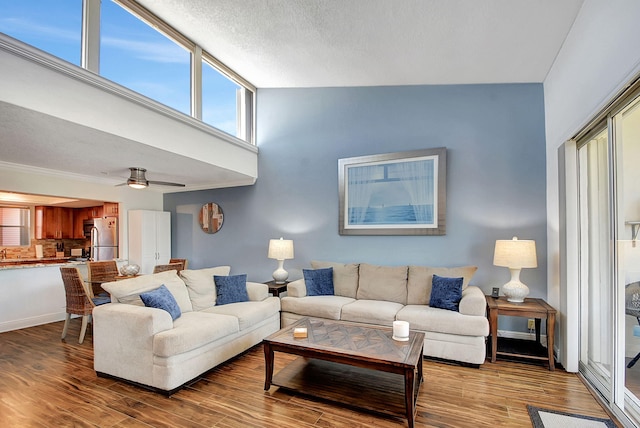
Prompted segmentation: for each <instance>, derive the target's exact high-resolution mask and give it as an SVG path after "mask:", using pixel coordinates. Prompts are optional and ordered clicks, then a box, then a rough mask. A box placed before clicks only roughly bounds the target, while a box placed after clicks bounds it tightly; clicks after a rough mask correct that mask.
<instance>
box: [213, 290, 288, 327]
mask: <svg viewBox="0 0 640 428" xmlns="http://www.w3.org/2000/svg"><path fill="white" fill-rule="evenodd" d="M204 312H207V313H210V314H222V315H232V316H234V317H236V318H238V326H239V327H240V331H242V330H245V329H247V328H250V327H253V326H254V325H256V324H259V323H261V322H262V321H264V320H266V319H268V318H270V317H272V316H274V315H276V314H277V313H279V312H280V299H278V298H277V297H268V298H266V299H264V300H261V301H259V302H239V303H229V304H227V305H218V306H214V307H212V308H209V309H205V310H204Z"/></svg>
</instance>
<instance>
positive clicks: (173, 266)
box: [153, 263, 182, 273]
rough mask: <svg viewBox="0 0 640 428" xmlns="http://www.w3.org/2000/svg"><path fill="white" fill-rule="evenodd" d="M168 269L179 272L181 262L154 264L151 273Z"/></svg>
mask: <svg viewBox="0 0 640 428" xmlns="http://www.w3.org/2000/svg"><path fill="white" fill-rule="evenodd" d="M168 270H175V271H177V272H180V271H181V270H182V263H169V264H166V265H155V266H154V267H153V273H158V272H165V271H168Z"/></svg>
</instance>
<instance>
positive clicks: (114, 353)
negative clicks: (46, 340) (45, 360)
mask: <svg viewBox="0 0 640 428" xmlns="http://www.w3.org/2000/svg"><path fill="white" fill-rule="evenodd" d="M229 270H230V268H229V267H228V266H222V267H217V268H209V269H199V270H184V271H181V272H180V275H178V274H177V272H176V271H167V272H161V273H157V274H153V275H141V276H139V277H136V278H132V279H127V280H122V281H115V282H109V283H105V284H103V285H102V286H103V288H104V289H105V290H107V291H108V292H109V293H110V295H111V303H108V304H106V305H101V306H98V307H96V308H95V309H94V310H93V324H94V326H93V345H94V369H95V370H96V372H97V373H98V374H99V375H107V376H113V377H117V378H121V379H126V380H128V381H131V382H134V383H137V384H141V385H144V386H148V387H152V388H154V389H158V390H161V391H162V392H164V393H167V394H171V393H173V392H174V391H176V390H177V389H179V388H180V387H181V386H183V385H184V384H185V383H186V382H188V381H190V380H192V379H194V378H196V377H197V376H199V375H200V374H202V373H204V372H206V371H207V370H209V369H211V368H213V367H215V366H216V365H218V364H220V363H222V362H224V361H226V360H228V359H229V358H231V357H233V356H236V355H238V354H240V353H242V352H243V351H245V350H247V349H249V348H251V347H252V346H254V345H256V344H258V343H260V342H261V341H262V339H263V338H265V337H266V336H268V335H269V334H271V333H273V332H275V331H278V329H279V328H280V299H278V298H276V297H271V296H270V295H269V292H268V287H267V286H266V285H265V284H258V283H253V282H247V283H246V289H247V293H248V296H249V301H246V302H238V303H230V304H225V305H218V306H216V287H215V283H214V279H213V275H228V274H229ZM162 284H164V285H165V287H166V288H167V289H168V290H169V291H170V293H171V294H172V295H173V297H174V298H175V300H176V302H177V303H178V306H179V307H180V311H181V312H182V314H181V315H180V317H179V318H177V319H176V320H175V321H173V320H172V317H171V315H170V314H169V312H167V311H165V310H163V309H156V308H152V307H145V306H144V304H143V303H142V300H141V299H140V297H139V296H140V294H141V293H143V292H146V291H150V290H153V289H157V288H158V287H159V286H160V285H162Z"/></svg>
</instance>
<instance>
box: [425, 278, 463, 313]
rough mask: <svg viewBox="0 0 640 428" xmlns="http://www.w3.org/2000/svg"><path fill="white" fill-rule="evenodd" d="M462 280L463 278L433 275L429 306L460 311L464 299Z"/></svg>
mask: <svg viewBox="0 0 640 428" xmlns="http://www.w3.org/2000/svg"><path fill="white" fill-rule="evenodd" d="M462 281H463V278H445V277H442V276H438V275H433V281H432V283H431V284H432V286H431V298H430V299H429V306H431V307H432V308H441V309H448V310H450V311H456V312H458V309H459V305H460V300H462Z"/></svg>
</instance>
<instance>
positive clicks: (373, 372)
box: [263, 318, 424, 427]
mask: <svg viewBox="0 0 640 428" xmlns="http://www.w3.org/2000/svg"><path fill="white" fill-rule="evenodd" d="M296 327H306V328H307V337H306V338H303V339H300V338H294V337H293V329H294V328H296ZM263 344H264V358H265V366H266V373H265V381H264V389H265V391H266V390H269V388H270V387H271V385H276V386H279V387H282V388H285V389H290V390H293V391H296V392H300V393H303V394H306V395H311V396H314V397H318V398H322V399H325V400H330V401H334V402H338V403H340V404H343V405H347V406H349V407H356V408H360V409H365V410H369V411H373V412H377V413H383V414H388V415H393V416H405V417H406V418H407V422H408V425H409V427H413V425H414V415H415V411H416V407H415V404H416V399H417V397H418V390H419V388H420V384H421V383H422V351H423V347H424V333H421V332H417V331H411V332H410V333H409V340H408V341H407V342H400V341H396V340H393V339H392V328H391V327H380V326H374V325H369V324H359V323H352V322H346V321H332V320H324V319H315V318H302V319H300V320H298V321H297V322H296V323H294V324H292V325H290V326H288V327H285V328H283V329H282V330H280V331H278V332H276V333H274V334H272V335H271V336H269V337H267V338H266V339H264V341H263ZM274 351H278V352H284V353H288V354H295V355H299V356H301V357H303V358H298V359H296V360H295V361H294V362H293V363H290V364H289V365H287V366H286V367H285V368H284V369H282V370H281V371H280V372H278V373H277V374H276V375H275V377H274V375H273V361H274ZM416 372H417V376H416ZM398 375H402V376H403V377H402V378H400V377H399V376H398ZM401 379H403V380H404V383H403V382H401Z"/></svg>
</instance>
